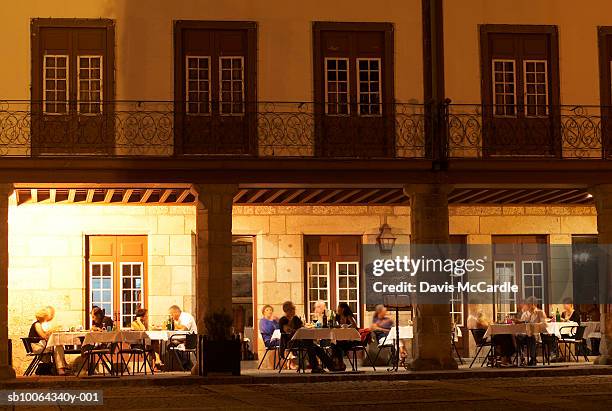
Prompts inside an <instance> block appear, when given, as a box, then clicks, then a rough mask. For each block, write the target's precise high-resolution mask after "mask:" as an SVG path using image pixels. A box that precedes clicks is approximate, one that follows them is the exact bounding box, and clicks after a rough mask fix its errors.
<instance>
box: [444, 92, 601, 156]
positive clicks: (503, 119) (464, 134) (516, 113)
mask: <svg viewBox="0 0 612 411" xmlns="http://www.w3.org/2000/svg"><path fill="white" fill-rule="evenodd" d="M496 109H497V110H496ZM440 111H441V112H442V116H444V118H445V122H446V134H447V136H448V137H447V139H446V144H447V147H446V155H447V157H448V158H451V159H452V158H483V157H484V158H492V157H501V158H503V157H548V158H560V159H602V158H604V159H605V158H608V157H609V154H610V153H609V152H608V151H609V147H610V143H612V122H611V120H612V115H611V114H612V108H605V107H603V108H602V107H600V106H569V105H562V106H547V107H542V108H539V110H537V111H539V112H540V115H539V116H529V115H526V113H533V112H535V111H536V110H533V109H532V108H530V109H529V110H527V109H526V108H524V107H516V108H514V107H512V108H511V109H510V110H506V113H507V112H508V111H510V114H511V115H506V116H501V115H497V113H499V112H500V111H502V110H500V109H499V108H496V107H492V106H483V105H480V104H447V105H445V106H444V107H443V108H442V109H441V110H440ZM496 111H497V113H496Z"/></svg>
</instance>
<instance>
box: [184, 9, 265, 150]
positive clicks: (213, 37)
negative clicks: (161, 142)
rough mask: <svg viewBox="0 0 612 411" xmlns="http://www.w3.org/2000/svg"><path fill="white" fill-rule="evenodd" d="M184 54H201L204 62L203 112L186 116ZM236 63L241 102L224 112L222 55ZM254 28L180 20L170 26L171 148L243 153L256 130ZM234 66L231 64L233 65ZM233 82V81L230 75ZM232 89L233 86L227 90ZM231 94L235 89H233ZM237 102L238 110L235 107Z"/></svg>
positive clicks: (245, 24)
mask: <svg viewBox="0 0 612 411" xmlns="http://www.w3.org/2000/svg"><path fill="white" fill-rule="evenodd" d="M187 56H207V57H209V59H210V60H209V62H210V103H211V112H210V113H209V114H208V115H192V113H189V114H188V111H187V107H186V106H185V102H186V101H187V90H186V85H187V82H186V81H187V78H186V73H187V71H186V58H187ZM229 57H236V62H235V64H241V72H242V92H241V96H242V97H241V99H242V100H243V101H242V104H234V105H232V110H231V112H228V107H230V106H227V105H225V106H224V105H223V104H222V102H223V101H226V100H224V98H223V97H222V95H221V93H222V91H223V90H221V81H222V80H223V79H222V76H221V73H222V70H223V69H224V68H223V67H222V66H221V60H222V59H228V58H229ZM255 60H256V26H255V23H249V22H194V21H191V22H186V21H179V22H177V23H176V26H175V100H176V107H177V110H176V112H177V114H176V118H175V120H176V122H177V123H176V124H177V127H176V128H175V130H176V133H177V134H176V136H175V138H176V142H177V150H178V151H179V152H182V153H186V154H249V153H251V152H252V151H253V150H254V148H255V144H254V142H255V137H256V135H255V131H256V118H255V114H256V104H255V100H256V88H255V81H256V78H255V76H256V71H255V67H256V61H255ZM234 67H236V66H234ZM234 80H235V79H234ZM232 91H235V90H232ZM234 95H235V93H234ZM239 106H241V107H242V108H241V111H240V110H238V108H239Z"/></svg>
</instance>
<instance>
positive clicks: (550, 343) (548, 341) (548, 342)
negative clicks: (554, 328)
mask: <svg viewBox="0 0 612 411" xmlns="http://www.w3.org/2000/svg"><path fill="white" fill-rule="evenodd" d="M540 339H541V340H542V342H541V343H540V344H541V345H542V363H546V364H547V365H550V355H551V353H552V352H553V347H554V346H555V345H556V344H557V337H556V336H555V335H554V334H544V333H540Z"/></svg>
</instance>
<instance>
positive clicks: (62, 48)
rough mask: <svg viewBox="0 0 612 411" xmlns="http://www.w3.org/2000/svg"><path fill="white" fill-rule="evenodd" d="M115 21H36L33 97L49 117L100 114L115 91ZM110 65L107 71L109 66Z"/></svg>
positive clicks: (34, 28) (33, 50)
mask: <svg viewBox="0 0 612 411" xmlns="http://www.w3.org/2000/svg"><path fill="white" fill-rule="evenodd" d="M109 26H110V27H112V26H111V23H109V22H108V21H101V20H70V21H67V20H64V19H36V20H35V21H34V23H33V32H32V35H33V43H32V57H33V63H34V70H33V78H32V98H33V100H35V101H41V102H42V111H43V113H44V114H48V115H67V114H71V113H78V114H81V115H97V114H100V113H102V111H103V110H104V108H103V101H104V99H105V98H108V97H110V93H111V92H112V87H110V84H107V83H108V82H107V81H106V79H107V78H111V77H112V75H109V72H108V69H109V67H112V56H113V52H112V46H113V45H112V43H111V41H110V39H111V38H112V37H111V36H112V33H109V31H111V30H110V29H109ZM109 59H110V60H111V61H110V64H111V65H110V66H109V67H107V64H106V63H107V62H108V61H109Z"/></svg>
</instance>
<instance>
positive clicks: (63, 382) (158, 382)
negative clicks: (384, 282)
mask: <svg viewBox="0 0 612 411" xmlns="http://www.w3.org/2000/svg"><path fill="white" fill-rule="evenodd" d="M245 365H246V366H247V367H249V366H250V364H245ZM247 367H245V368H246V369H243V371H242V375H240V376H238V377H234V376H231V375H224V374H217V375H209V376H206V377H198V376H192V375H189V374H187V373H179V372H170V373H157V374H155V375H146V376H145V375H138V376H123V377H120V378H118V377H102V376H94V377H84V378H76V377H50V376H45V377H37V376H34V377H18V378H17V379H15V380H12V381H3V382H2V383H0V385H1V386H2V387H4V388H7V389H11V388H15V389H24V388H52V389H55V388H85V387H89V388H91V387H96V386H98V385H99V386H104V387H115V386H116V387H120V386H121V387H126V386H134V387H136V386H178V385H220V384H239V385H245V384H296V383H305V382H332V381H416V380H456V379H476V378H487V379H490V378H524V377H577V376H594V375H612V366H604V365H593V364H588V363H583V364H576V363H573V364H572V365H569V364H568V363H563V364H555V365H550V366H539V367H534V368H503V369H502V368H486V367H483V368H480V367H474V368H471V369H469V368H460V369H458V370H454V371H405V370H401V371H399V372H389V371H387V369H386V367H380V368H377V371H375V372H374V371H372V369H371V368H369V367H362V368H360V370H361V371H359V372H357V373H351V372H348V373H346V372H345V373H325V374H310V372H308V371H307V372H306V373H305V374H302V373H300V374H298V373H297V372H296V371H294V370H284V371H283V372H282V373H281V374H279V373H278V371H276V372H274V371H272V370H261V371H258V370H257V369H256V367H255V368H250V367H249V368H247Z"/></svg>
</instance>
